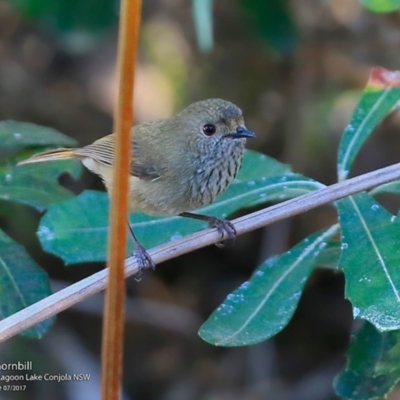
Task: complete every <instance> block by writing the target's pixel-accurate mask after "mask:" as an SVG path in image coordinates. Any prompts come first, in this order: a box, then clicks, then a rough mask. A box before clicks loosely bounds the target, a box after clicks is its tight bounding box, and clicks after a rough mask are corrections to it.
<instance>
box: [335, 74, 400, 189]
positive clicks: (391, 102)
mask: <svg viewBox="0 0 400 400" xmlns="http://www.w3.org/2000/svg"><path fill="white" fill-rule="evenodd" d="M399 86H400V72H399V71H388V70H386V69H384V68H374V69H373V70H372V71H371V75H370V78H369V81H368V84H367V86H366V88H365V90H364V94H363V96H362V97H361V100H360V102H359V103H358V105H357V108H356V109H355V111H354V113H353V116H352V118H351V121H350V123H349V125H347V127H346V129H345V131H344V133H343V136H342V140H341V142H340V146H339V154H338V177H339V181H342V180H344V179H346V178H347V176H348V174H349V171H350V168H351V166H352V164H353V161H354V159H355V157H356V155H357V154H358V152H359V150H360V148H361V147H362V145H363V144H364V142H365V141H366V140H367V138H368V137H369V135H370V134H371V133H372V131H373V129H374V128H375V127H376V126H377V125H378V124H379V123H380V122H381V121H382V120H383V118H384V117H385V116H386V115H388V114H389V112H390V111H391V110H392V109H393V107H394V106H395V104H396V103H397V102H398V101H399V99H400V87H399Z"/></svg>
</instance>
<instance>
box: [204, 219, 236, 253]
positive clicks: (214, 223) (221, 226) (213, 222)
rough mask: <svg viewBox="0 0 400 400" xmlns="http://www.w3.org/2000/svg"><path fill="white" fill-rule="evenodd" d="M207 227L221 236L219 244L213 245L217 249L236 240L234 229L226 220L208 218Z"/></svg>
mask: <svg viewBox="0 0 400 400" xmlns="http://www.w3.org/2000/svg"><path fill="white" fill-rule="evenodd" d="M208 225H209V226H210V228H216V229H217V230H218V232H219V233H220V234H221V239H222V241H221V242H218V243H215V245H216V246H217V247H225V244H226V241H232V240H233V239H235V238H236V229H235V227H234V226H233V224H232V222H230V221H228V220H226V219H219V218H216V217H208Z"/></svg>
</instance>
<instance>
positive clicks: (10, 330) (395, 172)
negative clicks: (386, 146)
mask: <svg viewBox="0 0 400 400" xmlns="http://www.w3.org/2000/svg"><path fill="white" fill-rule="evenodd" d="M395 179H400V163H399V164H394V165H391V166H389V167H386V168H382V169H379V170H376V171H372V172H369V173H367V174H363V175H360V176H357V177H355V178H351V179H348V180H345V181H343V182H340V183H336V184H334V185H331V186H328V187H326V188H324V189H320V190H318V191H315V192H312V193H308V194H305V195H303V196H300V197H296V198H294V199H291V200H287V201H285V202H283V203H280V204H276V205H274V206H271V207H267V208H265V209H263V210H260V211H256V212H254V213H251V214H248V215H245V216H243V217H240V218H237V219H235V220H233V221H232V222H233V224H234V226H235V228H236V231H237V234H238V235H241V234H243V233H246V232H249V231H252V230H254V229H258V228H261V227H263V226H267V225H270V224H272V223H274V222H277V221H280V220H282V219H285V218H289V217H291V216H294V215H297V214H300V213H302V212H305V211H308V210H311V209H313V208H316V207H319V206H321V205H324V204H327V203H331V202H333V201H335V200H338V199H341V198H343V197H347V196H350V195H352V194H355V193H358V192H361V191H363V190H367V189H370V188H372V187H375V186H378V185H381V184H383V183H387V182H390V181H393V180H395ZM219 240H220V234H219V233H218V231H217V230H216V229H205V230H203V231H201V232H197V233H194V234H191V235H188V236H185V237H183V238H181V239H179V240H176V241H173V242H169V243H165V244H162V245H160V246H157V247H154V248H153V249H151V250H150V251H149V254H150V256H151V257H152V258H153V260H154V261H155V262H156V263H157V264H159V263H161V262H163V261H166V260H169V259H171V258H175V257H178V256H180V255H182V254H185V253H189V252H191V251H194V250H196V249H200V248H202V247H205V246H208V245H210V244H213V243H217V242H218V241H219ZM137 271H138V266H137V262H136V260H135V258H134V257H130V258H128V259H127V260H126V262H125V275H126V276H127V277H128V276H131V275H134V274H136V273H137ZM107 277H108V270H107V269H105V270H102V271H100V272H97V273H96V274H93V275H91V276H89V277H88V278H85V279H83V280H81V281H79V282H77V283H74V284H72V285H70V286H69V287H68V288H66V289H63V290H60V291H59V292H56V293H54V294H52V295H51V296H49V297H46V298H45V299H43V300H41V301H38V302H37V303H35V304H33V305H31V306H29V307H27V308H25V309H23V310H21V311H19V312H17V313H15V314H13V315H11V316H10V317H8V318H5V319H4V320H3V321H1V322H0V342H1V341H4V340H6V339H8V338H10V337H12V336H15V335H17V334H18V333H20V332H22V331H24V330H25V329H28V328H30V327H32V326H33V325H35V324H37V323H39V322H41V321H43V320H45V319H46V318H49V317H51V316H53V315H56V314H58V313H59V312H61V311H63V310H65V309H67V308H68V307H71V306H72V305H73V304H76V303H78V302H79V301H82V300H83V299H85V298H86V297H89V296H91V295H93V294H95V293H97V292H99V291H101V290H104V287H105V285H106V281H107Z"/></svg>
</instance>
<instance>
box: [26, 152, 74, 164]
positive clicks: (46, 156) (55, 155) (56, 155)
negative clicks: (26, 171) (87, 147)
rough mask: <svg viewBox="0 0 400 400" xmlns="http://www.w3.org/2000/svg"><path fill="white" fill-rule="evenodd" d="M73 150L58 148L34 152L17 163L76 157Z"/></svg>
mask: <svg viewBox="0 0 400 400" xmlns="http://www.w3.org/2000/svg"><path fill="white" fill-rule="evenodd" d="M75 150H76V149H65V148H59V149H54V150H48V151H44V152H43V153H38V154H35V155H33V156H32V157H30V158H28V159H26V160H23V161H21V162H19V163H18V165H22V164H33V163H38V162H45V161H54V160H65V159H67V158H76V157H77V155H76V154H75Z"/></svg>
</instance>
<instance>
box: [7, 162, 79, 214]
mask: <svg viewBox="0 0 400 400" xmlns="http://www.w3.org/2000/svg"><path fill="white" fill-rule="evenodd" d="M81 172H82V165H81V163H80V162H79V161H76V160H65V161H54V162H48V163H38V164H27V165H20V166H17V165H15V164H14V162H10V160H6V161H3V162H1V163H0V199H2V200H7V201H16V202H19V203H24V204H28V205H30V206H32V207H35V208H37V209H38V210H40V211H42V210H44V209H46V208H47V207H48V206H49V205H50V204H51V203H54V202H60V201H64V200H67V199H71V198H73V197H74V195H73V194H72V193H71V192H70V191H69V190H67V189H66V188H64V187H62V186H60V184H59V183H58V178H59V176H60V175H61V174H62V173H69V174H71V175H72V176H73V177H74V178H77V177H78V176H79V175H80V174H81Z"/></svg>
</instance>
